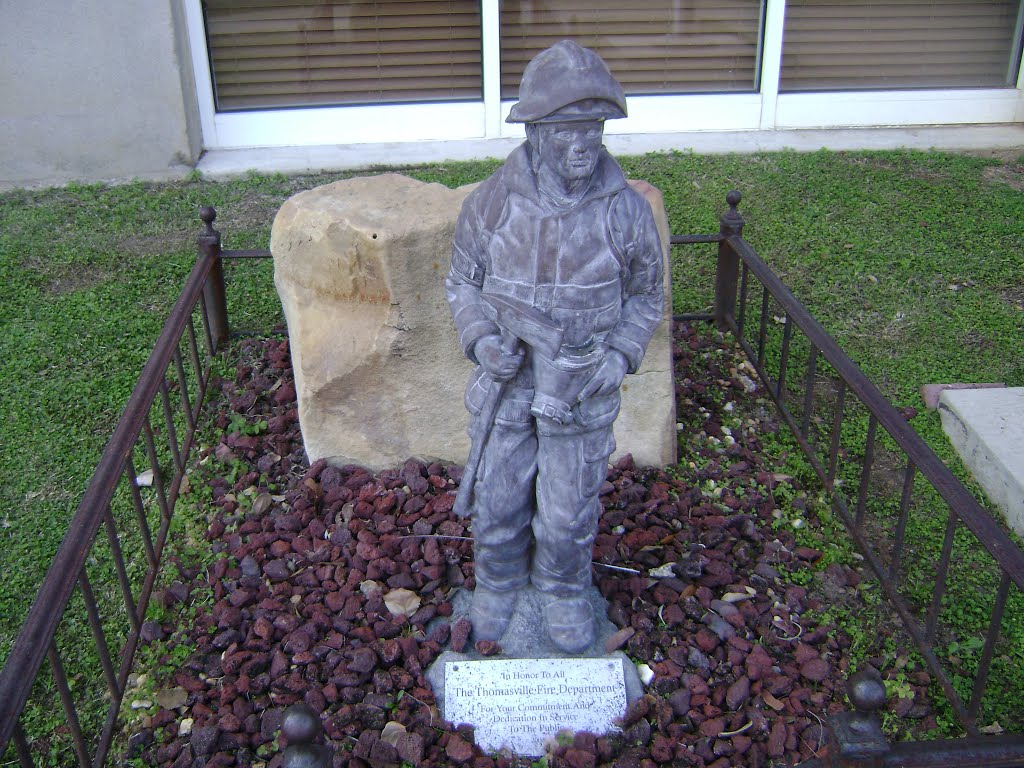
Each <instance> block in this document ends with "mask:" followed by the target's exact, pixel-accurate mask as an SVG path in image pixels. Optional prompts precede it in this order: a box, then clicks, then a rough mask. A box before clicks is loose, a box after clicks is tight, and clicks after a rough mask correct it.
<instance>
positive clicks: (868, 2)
mask: <svg viewBox="0 0 1024 768" xmlns="http://www.w3.org/2000/svg"><path fill="white" fill-rule="evenodd" d="M1019 6H1020V0H972V1H971V2H962V1H961V2H956V1H955V0H895V2H877V1H875V0H846V1H845V2H835V1H832V2H830V1H827V0H788V2H787V3H786V20H785V27H784V32H783V44H782V73H781V81H780V90H782V91H822V90H856V89H880V88H886V89H889V88H956V87H1002V86H1006V85H1011V84H1013V82H1014V81H1015V79H1016V68H1017V67H1016V58H1017V56H1018V55H1019V53H1018V51H1017V41H1016V40H1015V37H1016V35H1017V34H1018V32H1017V13H1018V8H1019Z"/></svg>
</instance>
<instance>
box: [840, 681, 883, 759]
mask: <svg viewBox="0 0 1024 768" xmlns="http://www.w3.org/2000/svg"><path fill="white" fill-rule="evenodd" d="M846 695H847V696H848V697H849V699H850V703H851V704H853V706H854V709H855V710H856V711H855V712H841V713H839V714H837V715H834V716H833V717H831V718H830V719H829V725H830V726H831V731H832V739H833V742H834V743H833V747H834V750H835V753H834V757H835V760H836V763H835V764H836V765H841V766H874V765H879V764H880V761H881V758H882V757H883V756H884V755H885V754H886V753H887V752H888V751H889V743H888V742H887V741H886V739H885V734H883V733H882V726H881V724H880V723H879V721H878V717H877V716H876V715H875V712H877V711H878V710H879V709H881V708H882V707H884V706H885V684H884V683H883V682H882V678H881V676H880V675H879V674H878V672H877V671H876V670H875V669H874V667H866V668H864V669H862V670H860V671H859V672H857V674H855V675H853V676H852V677H851V678H850V679H849V680H848V681H847V683H846Z"/></svg>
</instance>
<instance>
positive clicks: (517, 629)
mask: <svg viewBox="0 0 1024 768" xmlns="http://www.w3.org/2000/svg"><path fill="white" fill-rule="evenodd" d="M587 598H588V599H589V600H590V603H591V605H592V606H593V608H594V617H595V619H596V620H597V621H596V624H597V632H596V633H595V639H594V642H593V644H592V645H591V646H590V648H588V649H587V650H586V651H584V652H583V653H579V654H572V655H570V654H567V653H564V652H563V651H560V650H559V649H558V648H556V647H555V646H554V645H553V644H552V643H551V641H550V640H549V639H548V637H547V634H546V632H545V631H544V620H543V610H542V607H543V602H542V600H543V597H542V595H541V594H540V593H539V592H537V590H535V589H534V588H533V587H532V586H528V587H526V588H525V589H524V590H523V591H522V593H521V594H520V596H519V599H518V601H517V603H516V610H515V614H514V615H513V616H512V621H511V623H510V624H509V628H508V630H507V631H506V632H505V636H504V637H503V638H502V639H501V641H500V643H499V644H500V645H501V649H502V650H501V653H500V654H497V655H494V656H484V655H482V654H480V653H478V652H477V651H476V650H475V649H473V648H470V649H469V650H467V652H465V653H456V652H455V651H445V652H444V653H442V654H441V655H440V656H439V657H438V658H437V660H436V661H435V662H434V663H433V664H432V665H431V666H430V668H429V669H428V670H427V680H428V681H429V682H430V685H431V687H432V688H433V691H434V698H435V699H436V700H437V705H438V708H439V709H440V710H441V713H442V717H445V719H447V715H446V714H445V700H444V699H445V694H444V691H445V664H446V663H447V662H454V661H482V660H486V659H565V661H566V664H571V663H572V660H573V659H576V658H588V659H598V658H606V659H621V661H622V667H623V671H624V672H625V682H626V700H627V702H632V701H635V700H636V699H638V698H640V697H641V696H643V694H644V689H643V684H642V683H641V682H640V677H639V675H638V674H637V671H636V666H635V665H634V664H633V662H632V661H631V660H630V659H629V658H628V657H627V656H626V655H625V654H624V653H622V652H621V651H616V652H615V653H613V654H607V653H605V650H604V647H605V642H606V641H607V640H608V638H609V637H611V635H612V634H614V633H615V631H616V629H617V628H616V626H615V625H614V624H612V622H611V621H609V619H608V602H607V601H606V600H605V599H604V598H603V597H602V596H601V593H600V592H598V591H597V588H596V587H590V588H589V590H588V591H587ZM471 602H472V594H471V593H469V592H466V591H462V592H460V593H459V594H458V595H456V596H455V599H454V600H453V601H452V605H453V608H454V610H453V613H452V616H451V618H450V621H451V623H452V624H453V625H454V624H455V622H457V621H458V620H459V619H460V618H462V617H463V616H465V617H467V618H468V616H469V608H470V605H471ZM471 642H472V638H471ZM622 714H625V713H624V712H623V713H622Z"/></svg>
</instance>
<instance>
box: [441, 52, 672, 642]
mask: <svg viewBox="0 0 1024 768" xmlns="http://www.w3.org/2000/svg"><path fill="white" fill-rule="evenodd" d="M625 116H626V99H625V95H624V93H623V91H622V87H621V86H620V85H619V83H618V82H617V81H616V80H615V78H614V77H613V76H612V75H611V73H610V72H609V71H608V67H607V66H606V65H605V63H604V61H602V60H601V58H600V57H599V56H598V55H597V54H596V53H594V52H593V51H591V50H589V49H587V48H582V47H580V46H579V45H577V44H576V43H574V42H572V41H569V40H563V41H562V42H559V43H557V44H556V45H554V46H552V47H551V48H548V49H547V50H545V51H542V52H541V53H539V54H537V56H536V57H534V59H533V60H532V61H531V62H530V63H529V65H527V67H526V70H525V71H524V73H523V79H522V85H521V87H520V91H519V102H518V103H517V104H516V105H515V106H513V107H512V111H511V113H510V114H509V116H508V121H509V122H513V123H515V122H519V123H525V124H526V136H527V140H526V141H525V142H524V143H523V144H522V145H520V146H519V147H518V148H516V149H515V150H513V152H512V153H511V154H510V155H509V157H508V159H507V161H506V162H505V164H504V165H503V166H502V167H501V168H499V169H498V170H497V171H496V172H495V173H494V175H493V176H491V177H490V178H489V179H487V180H486V181H485V182H483V184H481V186H480V187H478V188H477V189H476V190H474V192H473V193H472V194H471V195H470V196H469V197H468V198H467V199H466V202H465V204H464V205H463V207H462V211H461V213H460V215H459V219H458V223H457V225H456V231H455V239H454V245H453V249H452V263H451V270H450V272H449V273H448V277H447V280H446V282H445V287H446V292H447V297H448V302H449V304H450V306H451V311H452V315H453V318H454V321H455V326H456V329H457V331H458V336H459V341H460V343H461V345H462V348H463V350H464V351H465V354H466V356H467V357H468V358H469V359H470V360H471V361H473V362H474V363H475V364H476V369H475V371H474V373H473V375H472V377H471V379H470V382H469V385H468V387H467V390H466V407H467V408H468V409H469V411H470V414H471V421H470V429H469V432H470V437H471V439H472V449H471V452H470V457H469V461H468V462H467V465H466V471H465V474H464V477H463V481H462V483H461V486H460V490H459V496H458V499H457V502H456V509H457V511H459V512H460V513H461V514H472V515H473V534H474V538H475V545H474V546H475V551H474V559H475V563H476V589H475V591H474V593H473V602H472V606H471V609H470V619H471V621H472V624H473V630H474V635H475V637H476V639H477V640H481V639H482V640H499V639H500V638H501V636H502V635H503V634H504V632H505V630H506V628H507V627H508V625H509V622H510V620H511V618H512V615H513V611H514V608H515V603H516V598H517V593H518V592H519V590H521V589H522V588H523V587H525V586H526V585H527V584H530V583H532V584H533V586H534V587H535V588H536V589H537V590H538V592H539V593H540V594H541V596H542V600H543V620H544V624H545V629H546V631H547V633H548V636H549V637H550V639H551V641H552V642H553V643H554V644H555V645H556V646H557V647H558V648H559V649H561V650H562V651H565V652H567V653H580V652H582V651H584V650H586V649H587V648H589V646H590V645H591V644H592V642H593V640H594V634H595V620H594V615H593V609H592V607H591V604H590V602H589V600H588V599H587V597H586V594H585V593H586V590H587V589H588V588H589V587H590V585H591V558H592V545H593V541H594V537H595V535H596V531H597V521H598V516H599V515H600V511H601V507H600V502H599V498H598V497H599V491H600V488H601V485H602V483H603V482H604V480H605V478H606V476H607V471H608V459H609V457H610V456H611V453H612V451H613V450H614V448H615V440H614V437H613V436H612V422H614V421H615V417H616V416H617V415H618V412H619V403H620V395H619V388H620V386H621V384H622V380H623V377H624V376H625V375H626V374H627V373H632V372H634V371H636V369H637V368H638V367H639V365H640V361H641V359H642V358H643V356H644V351H645V349H646V348H647V344H648V342H649V341H650V339H651V336H652V334H653V333H654V330H655V328H656V326H657V325H658V323H659V321H660V320H661V318H662V311H663V303H664V289H663V282H662V270H663V266H662V250H661V244H660V241H659V236H658V233H657V229H656V227H655V223H654V217H653V215H652V213H651V209H650V207H649V205H648V204H647V202H646V200H645V199H644V198H643V197H642V196H641V195H640V194H638V193H637V192H635V191H633V189H631V188H630V187H629V186H628V185H627V184H626V179H625V177H624V176H623V173H622V170H621V169H620V168H619V165H618V163H616V162H615V160H614V159H613V158H612V157H611V156H610V155H609V154H608V152H607V151H606V150H605V149H604V146H603V142H602V139H603V135H604V121H605V120H611V119H615V118H621V117H625Z"/></svg>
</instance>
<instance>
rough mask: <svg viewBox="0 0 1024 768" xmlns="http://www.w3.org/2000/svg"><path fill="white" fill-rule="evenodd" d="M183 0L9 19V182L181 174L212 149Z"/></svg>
mask: <svg viewBox="0 0 1024 768" xmlns="http://www.w3.org/2000/svg"><path fill="white" fill-rule="evenodd" d="M177 5H178V0H147V1H146V2H137V0H105V1H104V2H102V3H96V2H88V1H87V0H34V2H31V3H5V4H3V10H2V12H0V16H2V23H0V51H3V58H2V63H0V185H3V186H11V185H23V184H40V183H42V184H46V183H61V182H66V181H70V180H92V181H95V180H101V179H119V178H126V177H137V176H138V177H161V176H167V175H175V174H180V173H182V172H183V171H184V170H186V169H187V168H188V167H189V166H191V165H192V164H193V163H194V162H195V160H196V159H198V156H199V152H200V150H201V140H202V138H201V135H200V130H199V124H198V123H199V121H198V112H197V108H196V106H195V101H196V98H195V92H196V90H195V85H194V83H193V74H192V65H191V61H190V55H191V54H190V51H189V50H188V47H187V46H188V36H187V35H186V34H184V33H180V34H179V30H181V29H182V24H183V22H182V19H180V18H178V17H179V16H180V9H179V8H178V7H177Z"/></svg>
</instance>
